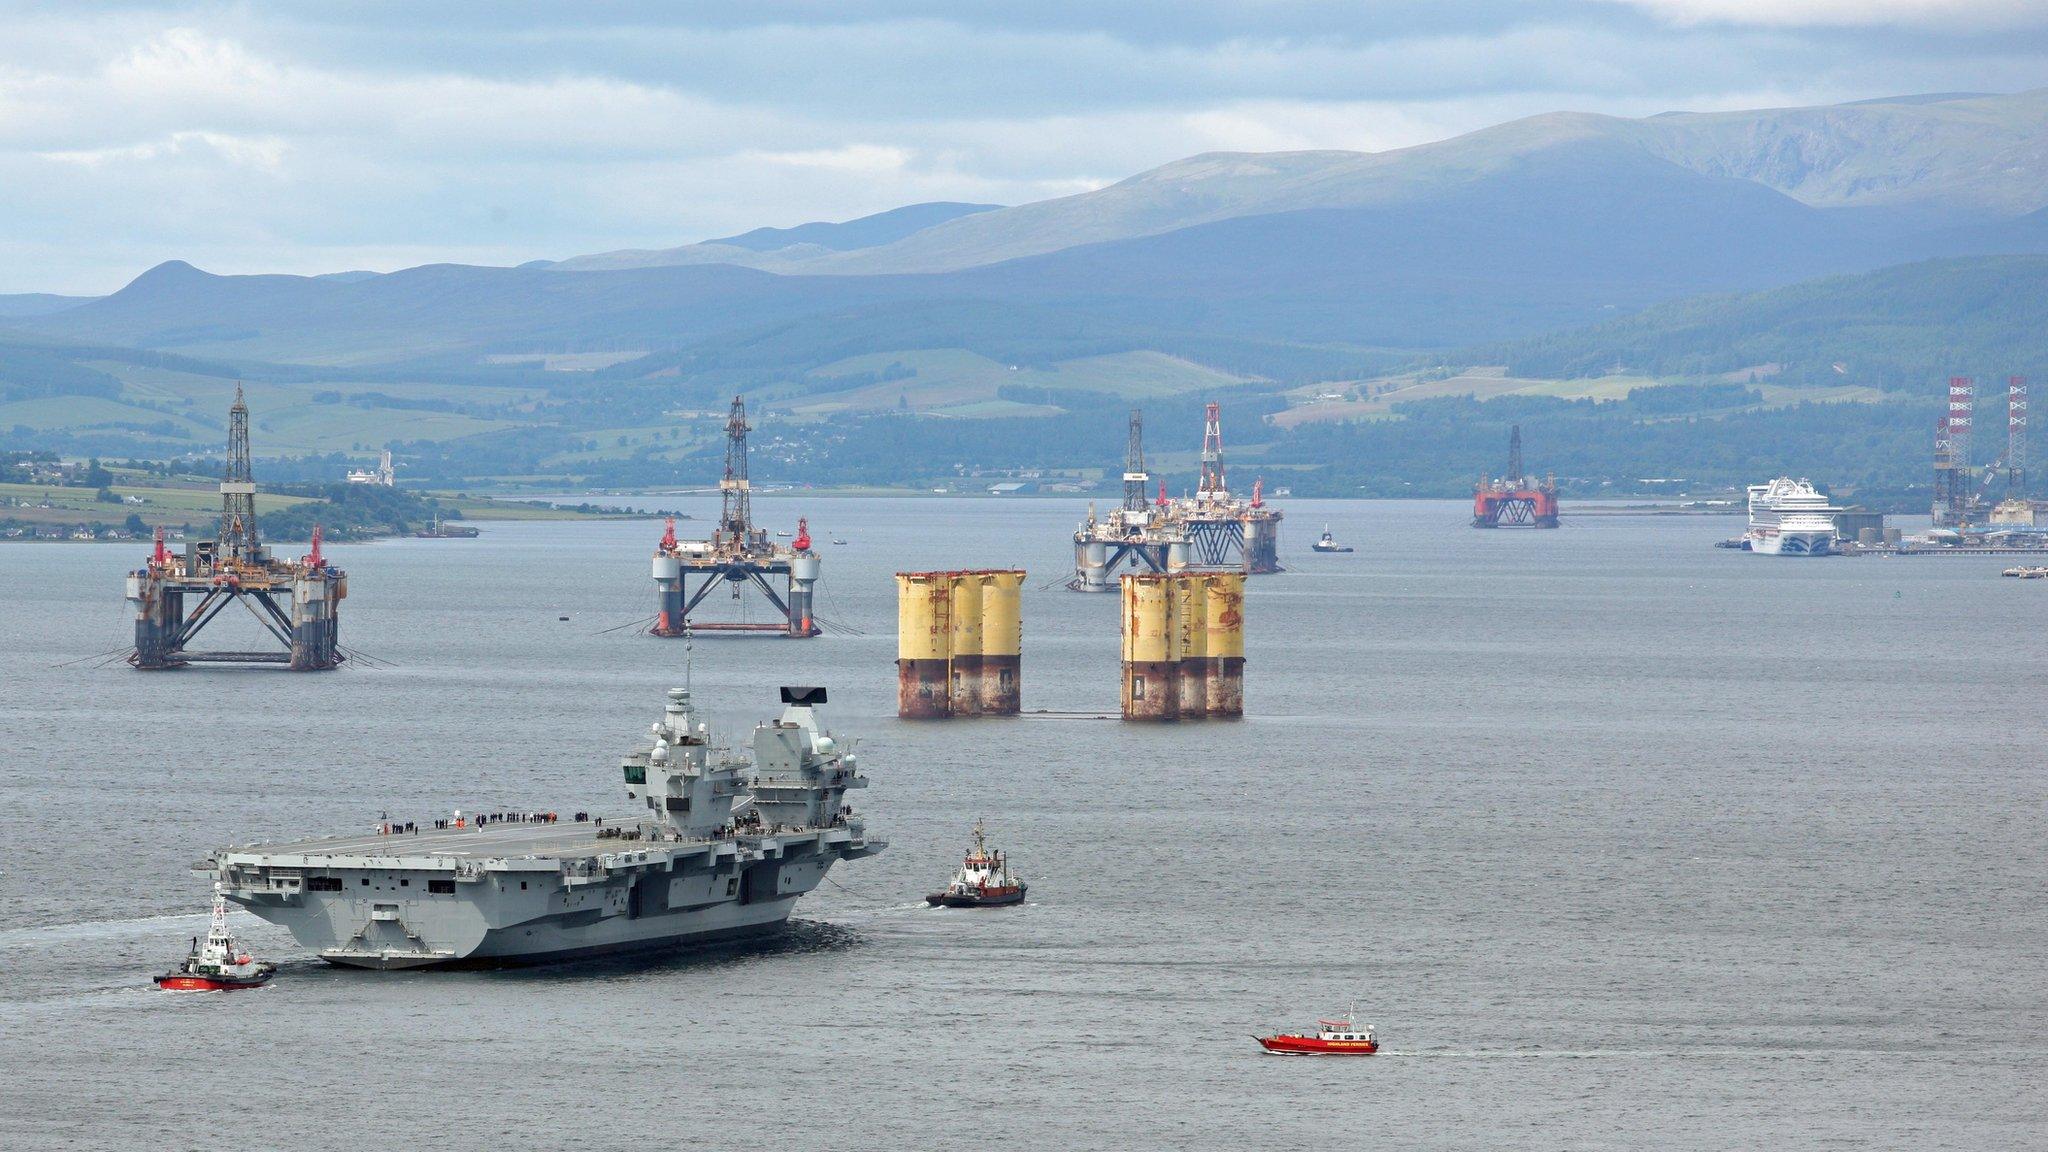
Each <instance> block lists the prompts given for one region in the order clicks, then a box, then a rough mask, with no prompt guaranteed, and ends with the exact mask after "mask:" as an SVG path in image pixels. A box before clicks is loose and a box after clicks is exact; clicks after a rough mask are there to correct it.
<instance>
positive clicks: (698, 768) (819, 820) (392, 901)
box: [199, 688, 887, 969]
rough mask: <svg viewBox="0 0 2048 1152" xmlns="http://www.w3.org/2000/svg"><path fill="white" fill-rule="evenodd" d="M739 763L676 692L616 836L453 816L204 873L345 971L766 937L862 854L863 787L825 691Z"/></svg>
mask: <svg viewBox="0 0 2048 1152" xmlns="http://www.w3.org/2000/svg"><path fill="white" fill-rule="evenodd" d="M782 701H783V704H784V705H785V707H784V709H783V712H782V715H781V717H780V718H779V719H777V720H775V721H772V722H769V723H764V724H761V725H760V726H758V727H757V728H755V729H754V738H753V755H752V757H751V759H749V758H748V757H745V756H740V755H736V754H734V753H732V752H730V751H726V750H722V749H717V748H714V747H713V746H712V744H711V736H710V731H709V728H708V726H707V725H706V724H705V723H704V722H703V721H702V720H701V719H699V717H698V713H697V710H696V707H695V705H694V704H693V703H692V701H691V699H690V692H689V690H688V689H686V688H677V689H674V690H672V691H670V692H669V698H668V706H667V709H666V710H665V711H664V713H663V715H662V718H661V720H660V721H659V722H657V723H656V724H654V725H653V728H652V735H653V739H652V741H651V743H650V746H649V747H648V748H647V749H646V750H645V751H637V752H633V753H630V754H628V755H627V756H626V757H625V759H624V761H623V762H622V764H621V768H622V770H623V776H624V782H625V786H626V793H627V796H628V798H629V799H632V800H635V801H638V802H640V803H641V804H643V805H644V806H645V807H646V808H647V809H648V810H649V811H650V812H651V815H642V816H637V817H633V818H629V819H627V820H624V821H621V820H617V819H613V818H609V817H607V818H602V819H600V818H594V817H588V816H587V815H586V814H584V813H576V814H574V815H573V816H568V817H563V816H560V815H559V814H555V813H521V814H518V815H516V816H513V817H511V818H509V819H508V818H504V817H502V816H501V817H497V818H491V817H486V818H485V819H484V821H483V822H482V823H478V822H477V821H476V819H475V814H471V815H467V816H465V815H461V814H459V813H458V814H456V815H452V816H450V817H449V818H448V819H445V820H433V821H429V822H428V826H426V827H421V826H419V825H417V824H411V823H384V824H380V825H379V826H378V828H377V830H376V831H375V832H374V833H372V834H369V835H358V836H341V837H331V838H327V839H320V840H308V841H303V842H299V843H289V844H269V845H255V846H249V847H238V848H231V849H226V850H223V851H219V852H216V853H214V854H213V855H212V856H211V857H209V858H208V859H207V860H206V861H205V862H204V863H203V864H202V865H200V866H199V867H201V868H202V869H203V870H205V871H206V872H209V873H211V874H212V875H213V876H214V877H215V879H216V880H217V881H218V882H219V883H220V885H221V887H222V891H224V892H225V894H226V895H227V897H228V899H230V900H233V901H235V902H236V903H238V904H240V905H242V906H243V907H245V908H247V909H249V911H251V912H253V913H255V914H256V915H258V916H261V917H262V918H263V919H265V920H268V921H270V922H271V923H274V924H280V925H283V926H284V927H286V928H288V929H290V930H291V933H292V935H293V937H294V938H296V939H297V940H298V942H299V943H300V944H301V945H302V946H304V947H306V948H308V949H310V950H312V951H313V952H315V953H317V954H318V955H319V956H320V957H321V959H324V960H327V961H329V962H331V963H334V964H340V965H347V966H350V967H357V968H378V969H391V968H421V967H429V966H436V965H475V966H488V965H505V964H523V963H537V962H550V961H557V960H566V959H572V958H576V957H581V956H592V955H598V954H602V953H607V952H617V951H624V950H628V949H642V948H655V947H663V946H673V945H678V944H684V943H698V942H709V941H713V940H718V939H724V938H732V937H738V936H744V935H748V934H752V933H759V932H766V931H772V930H774V929H776V928H778V927H780V926H781V925H782V924H783V923H784V922H785V921H786V920H788V919H789V916H790V913H791V912H793V911H795V909H796V902H797V900H798V898H799V897H801V896H803V894H804V893H806V892H809V891H810V890H811V889H813V888H815V887H817V886H818V884H819V883H820V882H821V881H822V880H824V878H825V873H826V872H827V871H828V870H829V869H830V868H831V867H832V865H833V864H834V863H836V862H837V861H840V860H855V859H860V858H861V857H865V856H872V855H874V854H876V853H877V852H880V851H881V850H882V849H883V848H885V847H886V846H887V842H886V841H883V840H879V839H875V838H872V837H870V836H869V835H868V834H867V829H866V827H865V825H864V822H863V821H862V820H861V819H860V818H858V817H856V816H855V815H854V814H853V809H852V808H851V807H849V806H848V805H846V803H845V794H846V792H847V791H848V790H849V789H853V788H864V787H866V786H867V780H866V779H865V778H864V777H862V776H861V775H860V774H859V771H858V770H857V768H856V765H855V762H854V752H853V741H852V739H851V738H842V737H837V736H834V735H833V734H832V733H831V732H830V731H828V730H826V729H824V728H822V727H820V726H819V723H818V717H817V713H816V706H817V705H819V704H823V703H824V702H825V690H824V689H823V688H784V689H782Z"/></svg>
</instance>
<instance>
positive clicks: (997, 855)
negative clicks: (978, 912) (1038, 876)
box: [924, 820, 1025, 908]
mask: <svg viewBox="0 0 2048 1152" xmlns="http://www.w3.org/2000/svg"><path fill="white" fill-rule="evenodd" d="M1024 890H1025V884H1024V882H1023V881H1022V880H1019V879H1017V877H1015V876H1013V875H1011V873H1010V860H1009V857H1007V856H1005V855H1003V850H1002V849H1000V848H990V847H989V846H988V842H987V840H986V839H985V838H984V836H983V834H982V829H981V821H979V820H976V821H975V822H974V847H972V848H969V849H968V850H967V860H966V862H965V863H963V864H961V865H960V870H959V871H958V872H955V873H953V881H952V883H950V884H947V885H946V890H945V891H944V892H934V893H932V894H931V895H929V896H927V897H925V898H924V899H925V903H927V904H931V905H933V906H934V907H940V908H993V907H996V906H997V905H1001V904H1022V903H1023V902H1024Z"/></svg>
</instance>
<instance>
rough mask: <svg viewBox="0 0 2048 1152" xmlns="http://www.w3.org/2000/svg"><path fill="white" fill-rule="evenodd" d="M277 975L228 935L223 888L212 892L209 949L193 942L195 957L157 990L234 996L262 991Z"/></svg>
mask: <svg viewBox="0 0 2048 1152" xmlns="http://www.w3.org/2000/svg"><path fill="white" fill-rule="evenodd" d="M275 975H277V965H275V964H272V963H270V962H269V961H267V960H258V959H256V958H255V957H252V956H250V955H249V954H248V953H246V952H244V951H242V946H241V945H240V944H238V943H236V942H235V937H234V934H233V933H231V932H229V931H228V898H227V897H226V896H224V895H222V894H221V890H220V886H219V885H215V886H214V890H213V923H212V924H211V925H210V926H209V927H208V928H207V930H206V946H205V947H203V948H202V947H200V944H199V937H197V936H194V937H193V938H192V954H191V955H189V956H187V957H185V959H184V960H182V961H180V962H179V964H178V966H177V967H176V968H173V969H171V970H170V971H169V972H166V973H164V974H163V975H161V976H158V977H156V986H157V987H159V988H161V989H163V990H164V991H166V992H233V991H236V990H238V989H242V988H261V987H262V986H264V985H265V984H268V983H270V978H271V977H272V976H275Z"/></svg>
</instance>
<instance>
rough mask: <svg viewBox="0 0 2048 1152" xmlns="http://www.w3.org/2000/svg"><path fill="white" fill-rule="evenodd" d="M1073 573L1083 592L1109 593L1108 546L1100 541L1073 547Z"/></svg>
mask: <svg viewBox="0 0 2048 1152" xmlns="http://www.w3.org/2000/svg"><path fill="white" fill-rule="evenodd" d="M1074 573H1075V575H1076V576H1078V577H1079V578H1080V590H1081V591H1083V592H1107V591H1109V546H1108V545H1107V544H1104V543H1103V542H1102V541H1100V540H1089V541H1086V542H1084V543H1076V544H1075V545H1074Z"/></svg>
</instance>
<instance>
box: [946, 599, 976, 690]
mask: <svg viewBox="0 0 2048 1152" xmlns="http://www.w3.org/2000/svg"><path fill="white" fill-rule="evenodd" d="M946 579H947V582H948V583H949V584H951V585H952V594H951V608H950V611H951V616H952V619H951V624H952V629H951V630H952V633H953V637H952V644H953V660H952V668H951V669H950V671H951V674H952V675H951V679H950V681H949V683H948V686H947V687H948V690H947V699H948V701H949V702H950V704H951V707H952V712H953V715H955V716H977V715H980V713H981V657H982V648H981V624H982V621H981V590H982V583H981V577H980V575H979V574H977V573H972V572H955V573H953V574H951V575H950V576H949V577H947V578H946Z"/></svg>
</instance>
